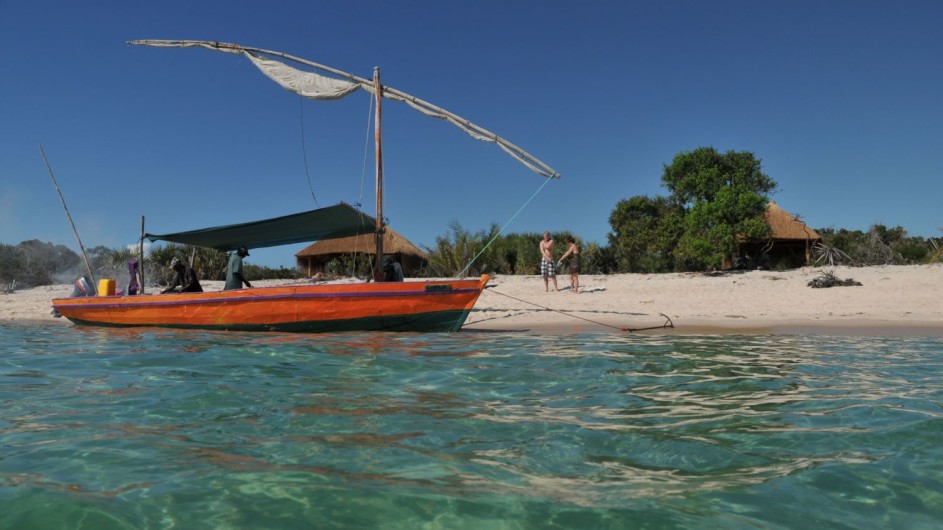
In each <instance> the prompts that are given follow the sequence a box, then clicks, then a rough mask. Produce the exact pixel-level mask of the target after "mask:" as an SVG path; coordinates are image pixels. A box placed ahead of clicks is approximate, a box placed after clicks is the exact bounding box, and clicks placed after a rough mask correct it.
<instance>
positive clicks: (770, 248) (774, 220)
mask: <svg viewBox="0 0 943 530" xmlns="http://www.w3.org/2000/svg"><path fill="white" fill-rule="evenodd" d="M764 216H765V217H766V222H767V224H769V227H770V229H771V230H772V233H771V234H770V237H769V239H767V240H764V241H744V242H742V243H740V244H739V245H738V248H737V255H736V256H734V259H733V260H732V264H735V263H737V262H738V261H739V262H741V263H742V262H743V261H747V262H751V263H750V264H749V265H750V266H749V268H753V267H755V266H757V265H760V266H764V267H767V268H769V267H771V266H772V267H785V268H792V267H801V266H803V265H808V264H809V263H810V261H811V258H812V245H814V244H815V243H816V242H819V241H821V240H822V236H820V235H819V233H818V232H816V231H815V230H813V229H812V228H810V227H809V225H807V224H805V223H804V222H802V221H800V220H799V217H798V216H796V215H793V214H791V213H789V212H787V211H786V210H783V209H782V208H780V206H779V205H778V204H776V202H775V201H769V204H768V205H767V207H766V213H765V214H764Z"/></svg>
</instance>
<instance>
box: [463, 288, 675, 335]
mask: <svg viewBox="0 0 943 530" xmlns="http://www.w3.org/2000/svg"><path fill="white" fill-rule="evenodd" d="M491 292H492V293H495V294H500V295H501V296H506V297H508V298H510V299H512V300H517V301H518V302H523V303H525V304H530V305H532V306H534V307H539V308H540V309H543V310H546V311H552V312H554V313H559V314H561V315H564V316H568V317H570V318H576V319H579V320H584V321H586V322H589V323H592V324H596V325H599V326H603V327H607V328H612V329H617V330H619V331H623V332H628V333H633V332H636V331H645V330H649V329H665V328H674V327H675V324H674V322H672V321H671V317H669V316H668V315H666V314H664V313H658V314H659V315H661V316H663V317H665V323H664V324H662V325H660V326H648V327H644V328H629V327H619V326H613V325H611V324H606V323H605V322H599V321H598V320H592V319H589V318H585V317H581V316H579V315H574V314H572V313H568V312H566V311H560V310H559V309H554V308H552V307H547V306H543V305H540V304H537V303H534V302H531V301H529V300H524V299H523V298H518V297H516V296H511V295H509V294H505V293H502V292H500V291H495V290H494V289H491ZM474 324H475V322H471V323H469V324H466V326H468V325H474Z"/></svg>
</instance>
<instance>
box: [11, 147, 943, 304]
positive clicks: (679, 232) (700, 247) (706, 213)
mask: <svg viewBox="0 0 943 530" xmlns="http://www.w3.org/2000/svg"><path fill="white" fill-rule="evenodd" d="M661 181H662V186H663V187H664V188H665V189H666V190H667V191H668V195H665V196H655V197H649V196H635V197H630V198H628V199H623V200H620V201H618V202H617V203H616V205H615V207H614V208H613V210H612V212H611V213H610V215H609V226H610V229H611V231H610V232H609V235H608V240H607V241H606V244H605V245H600V244H598V243H596V242H588V241H585V240H583V239H582V238H580V237H578V236H576V235H575V234H571V233H569V232H558V233H555V234H553V237H554V239H555V240H556V241H557V242H558V243H559V245H560V248H559V251H558V253H557V256H559V255H560V254H562V253H563V249H562V247H563V241H564V239H565V237H566V236H569V235H572V236H574V238H575V239H576V241H577V244H578V245H579V247H580V250H581V273H582V274H614V273H626V272H637V273H662V272H682V271H705V270H715V269H719V268H723V267H724V266H725V265H729V264H731V263H734V264H735V265H739V266H740V267H742V268H756V266H757V265H756V264H762V266H763V267H766V268H770V269H788V268H796V267H799V266H803V265H806V264H807V263H806V255H805V252H800V253H799V254H801V255H788V254H787V255H780V256H777V257H775V259H770V255H765V256H764V255H759V256H749V259H742V258H744V256H739V252H738V251H739V250H740V248H741V247H740V245H741V244H743V243H744V242H745V241H746V242H753V243H757V242H758V243H761V244H760V245H759V248H764V247H765V246H766V245H765V243H766V242H769V241H770V234H771V232H772V231H771V227H770V226H769V225H768V224H767V221H766V219H765V217H764V214H765V212H766V209H767V206H768V204H769V201H770V194H772V193H773V192H774V191H775V190H776V187H777V184H776V181H775V180H773V179H772V178H771V177H769V176H768V175H766V174H765V173H763V171H762V167H761V163H760V160H759V159H758V158H757V157H756V156H755V155H754V154H753V153H750V152H747V151H727V152H726V153H720V152H718V151H717V150H716V149H714V148H713V147H699V148H697V149H694V150H693V151H685V152H681V153H679V154H678V155H676V156H675V157H674V159H672V161H671V164H666V165H665V166H664V172H663V174H662V176H661ZM816 231H817V232H818V233H819V234H820V235H821V236H822V240H821V241H820V242H818V243H816V245H815V246H814V247H813V248H812V249H811V256H810V258H811V264H813V265H819V266H835V265H850V266H866V265H889V264H917V263H939V262H941V261H943V238H932V237H931V238H923V237H910V236H908V235H907V231H906V230H904V229H903V228H901V227H900V226H897V227H894V228H888V227H886V226H884V225H881V224H875V225H873V226H871V227H870V228H869V229H868V231H867V232H862V231H860V230H846V229H833V228H819V229H816ZM541 237H542V234H538V233H519V234H500V235H499V227H498V225H497V224H492V225H491V226H490V227H489V228H488V229H486V230H480V231H477V232H472V231H469V230H466V229H465V228H463V227H462V226H461V225H460V224H459V223H458V222H453V223H452V224H451V225H450V226H449V230H448V232H447V233H445V234H443V235H442V236H440V237H437V238H436V242H435V245H434V246H433V247H427V248H425V249H423V250H424V251H425V252H426V256H427V258H428V260H427V262H426V263H425V265H424V266H423V267H422V268H421V269H420V270H419V272H418V275H419V276H422V277H452V276H455V275H457V274H459V273H461V272H462V271H464V270H465V267H466V266H469V263H471V265H470V268H469V270H468V271H467V274H469V275H472V276H474V275H478V274H480V273H490V274H511V275H514V274H516V275H533V274H538V273H539V268H540V254H539V252H538V244H539V242H540V239H541ZM764 252H768V250H766V251H764ZM88 254H89V260H90V262H91V266H92V268H93V270H94V274H95V277H96V278H112V279H116V280H117V283H118V286H119V289H120V288H121V287H120V286H123V285H125V284H126V283H127V281H128V279H129V278H130V275H129V272H128V260H131V259H135V258H137V256H136V255H135V254H134V253H133V252H132V251H131V250H127V249H109V248H105V247H102V246H99V247H95V248H92V249H90V250H89V251H88ZM770 254H772V253H770ZM735 256H736V257H738V258H740V260H739V263H738V262H736V261H735V260H733V259H732V258H733V257H735ZM174 257H179V258H181V259H184V260H186V261H188V262H190V263H192V264H193V268H194V270H196V272H197V274H198V275H199V277H200V279H202V280H224V279H225V275H226V265H227V263H228V255H227V254H226V253H224V252H219V251H216V250H212V249H206V248H199V247H193V246H185V245H177V244H173V243H171V244H168V245H163V246H158V247H153V248H151V249H150V250H149V253H148V254H147V256H146V257H145V261H144V263H143V268H144V273H145V281H146V283H147V284H148V285H163V284H165V283H166V282H167V281H168V280H169V279H170V277H171V273H170V270H169V268H168V267H169V265H170V262H171V260H172V259H173V258H174ZM472 260H474V261H472ZM370 267H371V260H368V259H363V257H362V256H353V255H352V256H345V257H341V258H339V259H336V260H334V261H333V262H331V263H329V264H328V272H331V273H334V274H339V275H344V276H351V275H354V276H360V277H364V278H366V277H370V276H371V271H370ZM84 269H85V265H84V262H83V260H82V259H81V258H80V256H78V255H77V254H76V253H75V252H73V251H72V250H70V249H69V248H67V247H65V246H63V245H53V244H51V243H43V242H40V241H37V240H31V241H23V242H22V243H19V244H17V245H9V244H0V287H5V286H9V285H10V284H11V283H12V282H13V281H14V280H15V281H16V285H17V286H18V287H24V288H25V287H32V286H37V285H48V284H54V283H71V282H72V281H74V280H76V279H77V278H78V277H80V276H85V275H87V273H86V271H85V270H84ZM245 274H246V277H247V278H249V280H260V279H292V278H299V277H302V276H304V275H305V274H306V273H305V272H303V271H300V270H297V269H295V268H286V267H279V268H277V269H273V268H270V267H260V266H258V265H254V264H252V262H251V259H250V260H248V261H246V263H245Z"/></svg>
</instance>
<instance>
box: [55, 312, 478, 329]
mask: <svg viewBox="0 0 943 530" xmlns="http://www.w3.org/2000/svg"><path fill="white" fill-rule="evenodd" d="M469 312H470V311H467V310H452V311H438V312H435V313H422V314H419V315H390V316H384V317H367V318H353V319H348V320H326V321H325V320H318V321H309V322H286V323H283V324H231V325H229V324H226V325H187V324H134V325H125V324H115V323H106V322H90V321H86V320H81V319H76V318H70V319H69V320H71V321H72V322H73V323H75V324H76V325H82V326H99V327H115V328H126V327H156V328H173V329H208V330H219V331H280V332H286V333H332V332H349V331H413V332H439V331H458V330H459V329H461V327H462V324H464V323H465V319H467V318H468V314H469Z"/></svg>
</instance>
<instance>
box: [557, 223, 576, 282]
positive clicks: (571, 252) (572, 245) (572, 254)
mask: <svg viewBox="0 0 943 530" xmlns="http://www.w3.org/2000/svg"><path fill="white" fill-rule="evenodd" d="M564 240H565V241H566V244H567V249H566V253H564V254H563V255H562V256H560V261H558V262H557V264H561V263H563V260H565V259H566V258H567V257H569V258H570V292H573V293H579V292H580V247H578V246H576V240H575V239H574V238H573V236H566V238H564Z"/></svg>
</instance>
